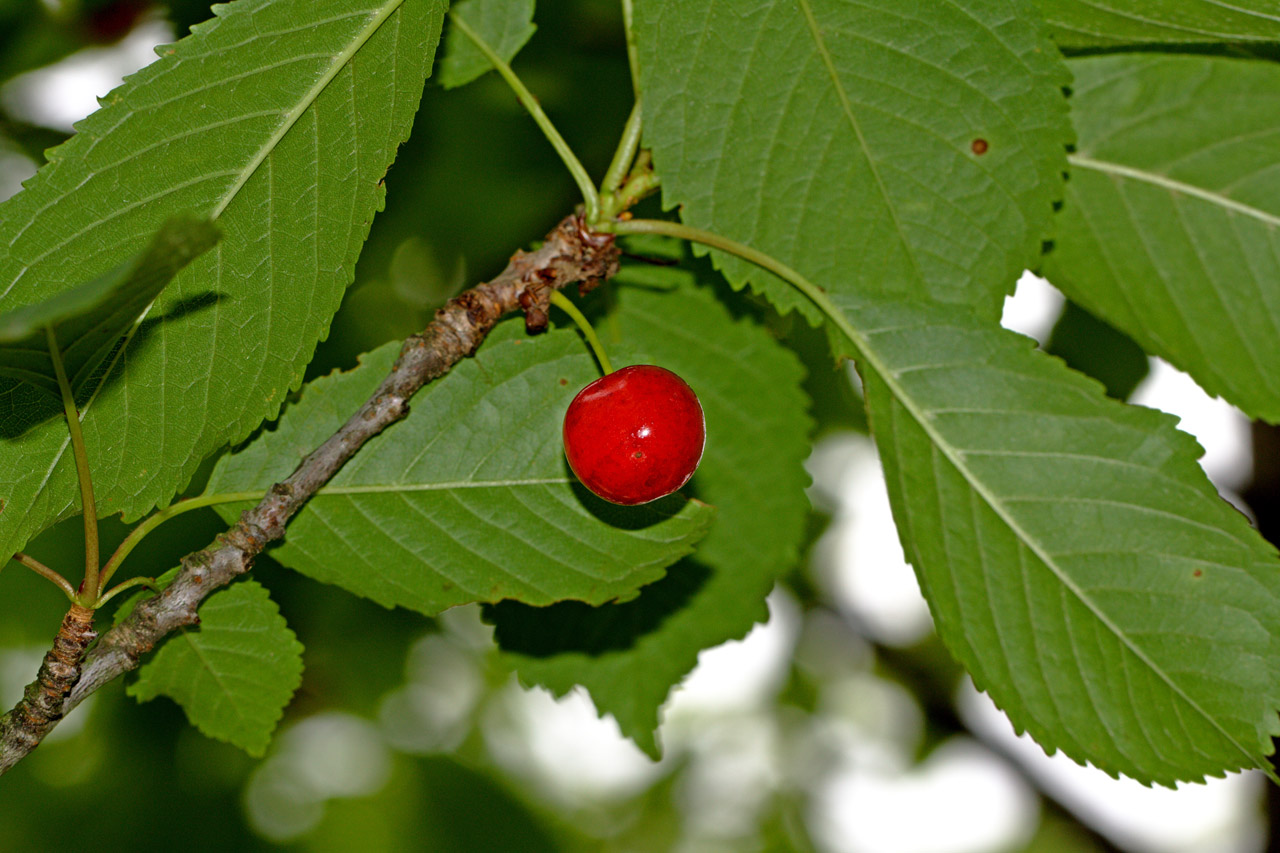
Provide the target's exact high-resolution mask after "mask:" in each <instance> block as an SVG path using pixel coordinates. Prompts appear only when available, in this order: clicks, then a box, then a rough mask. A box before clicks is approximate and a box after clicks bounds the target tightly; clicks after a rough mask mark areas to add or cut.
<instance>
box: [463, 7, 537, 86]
mask: <svg viewBox="0 0 1280 853" xmlns="http://www.w3.org/2000/svg"><path fill="white" fill-rule="evenodd" d="M533 2H534V0H463V2H461V3H456V4H454V6H453V8H452V10H451V11H452V14H454V15H457V16H458V17H460V18H462V20H464V21H466V22H467V24H468V25H469V26H470V27H471V29H473V30H475V32H476V35H478V36H480V38H482V39H484V40H485V43H487V44H488V45H489V46H490V47H491V48H493V50H494V52H495V53H496V54H498V56H501V57H502V58H503V60H504V61H506V62H510V61H511V60H512V58H513V57H515V55H516V54H517V53H519V52H520V48H522V47H524V45H525V42H527V41H529V39H530V38H532V37H533V34H534V32H535V31H537V29H538V28H537V26H535V25H534V23H533ZM492 68H493V66H491V65H490V64H489V60H488V59H486V58H485V55H484V54H483V53H481V52H480V49H479V48H477V47H476V45H475V42H473V41H472V40H471V39H469V38H467V37H466V35H464V34H463V33H462V32H460V31H459V30H457V29H453V28H450V30H449V32H448V33H447V34H446V35H445V39H444V56H443V57H442V58H441V60H440V85H441V86H444V87H445V88H446V89H454V88H457V87H458V86H464V85H466V84H467V83H470V82H471V81H472V80H474V79H476V78H477V77H479V76H480V75H482V74H484V73H485V72H486V71H490V70H492Z"/></svg>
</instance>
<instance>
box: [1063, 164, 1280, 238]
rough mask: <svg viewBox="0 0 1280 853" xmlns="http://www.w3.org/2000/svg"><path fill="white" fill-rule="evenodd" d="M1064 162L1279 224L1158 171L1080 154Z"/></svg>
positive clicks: (1262, 212) (1253, 209)
mask: <svg viewBox="0 0 1280 853" xmlns="http://www.w3.org/2000/svg"><path fill="white" fill-rule="evenodd" d="M1067 162H1068V163H1069V164H1071V165H1072V166H1078V167H1080V168H1082V169H1089V170H1091V171H1095V172H1101V173H1103V174H1106V175H1112V176H1115V177H1120V178H1128V179H1130V180H1135V181H1140V182H1142V183H1145V184H1150V185H1152V186H1157V187H1161V188H1162V189H1165V190H1168V191H1169V192H1171V193H1178V194H1181V195H1187V196H1191V197H1192V198H1198V199H1200V200H1201V201H1207V202H1209V203H1210V204H1213V205H1217V206H1218V207H1222V208H1225V209H1227V210H1231V211H1234V212H1236V213H1240V214H1242V215H1244V216H1248V217H1250V218H1252V219H1257V220H1258V221H1259V222H1262V223H1264V224H1266V225H1270V226H1273V227H1276V226H1280V216H1276V215H1275V214H1272V213H1268V212H1267V211H1265V210H1261V209H1259V208H1256V207H1253V206H1252V205H1248V204H1244V203H1243V202H1239V201H1236V200H1235V199H1232V198H1229V197H1227V196H1225V195H1223V194H1222V193H1218V192H1214V191H1213V190H1207V189H1205V188H1204V187H1197V186H1196V185H1194V184H1188V183H1186V182H1185V181H1179V180H1177V179H1175V178H1171V177H1169V176H1168V175H1163V174H1160V173H1159V172H1151V171H1146V170H1144V169H1138V168H1135V167H1133V166H1126V165H1124V164H1123V163H1115V162H1112V161H1109V160H1097V159H1094V158H1093V157H1088V156H1085V155H1083V154H1068V155H1067Z"/></svg>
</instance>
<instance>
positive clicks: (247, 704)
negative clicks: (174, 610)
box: [129, 580, 302, 755]
mask: <svg viewBox="0 0 1280 853" xmlns="http://www.w3.org/2000/svg"><path fill="white" fill-rule="evenodd" d="M301 682H302V644H301V643H299V642H298V640H297V638H296V637H295V636H294V634H293V632H292V631H290V630H289V627H288V626H287V625H286V624H285V621H284V617H282V616H281V615H280V609H279V608H278V607H276V604H275V602H274V601H272V600H271V598H270V596H269V595H268V593H267V590H266V589H265V588H264V587H263V586H262V585H261V584H259V583H257V582H256V581H252V580H243V581H240V582H239V583H236V584H235V585H233V586H231V587H228V588H227V589H224V590H220V591H219V592H215V593H214V594H213V595H211V596H209V598H208V599H206V600H205V602H204V604H202V605H201V606H200V626H199V629H183V630H182V631H181V633H179V634H177V635H175V636H173V637H171V638H170V639H169V640H168V641H167V642H165V644H164V645H163V646H161V648H160V650H159V651H158V652H156V654H155V656H154V657H152V658H151V659H150V660H149V661H148V662H147V663H146V665H145V666H143V667H142V668H141V669H140V670H139V671H138V680H137V681H135V682H134V683H133V684H130V685H129V694H130V695H131V696H135V697H137V699H138V701H140V702H145V701H147V700H149V699H154V698H155V697H157V696H161V695H164V696H169V697H171V698H172V699H173V700H174V701H175V702H177V703H178V704H179V705H181V706H182V709H183V710H184V711H186V713H187V719H189V720H190V721H191V723H192V724H193V725H194V726H196V728H198V729H200V731H202V732H204V733H205V734H206V735H208V736H209V737H213V738H218V739H219V740H225V741H228V742H229V743H233V744H235V745H236V746H239V747H241V748H242V749H244V750H245V751H247V752H248V753H249V754H250V755H262V754H263V753H264V752H266V749H267V744H268V743H269V741H270V739H271V732H272V730H274V729H275V727H276V723H277V722H279V720H280V716H281V715H282V714H283V713H284V707H285V705H287V704H288V703H289V700H290V699H291V698H292V697H293V691H294V690H296V689H297V688H298V685H299V684H300V683H301Z"/></svg>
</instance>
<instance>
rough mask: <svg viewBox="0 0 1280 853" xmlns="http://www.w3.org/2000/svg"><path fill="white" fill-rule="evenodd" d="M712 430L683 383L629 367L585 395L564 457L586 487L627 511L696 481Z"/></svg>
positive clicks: (570, 418) (572, 415) (646, 367)
mask: <svg viewBox="0 0 1280 853" xmlns="http://www.w3.org/2000/svg"><path fill="white" fill-rule="evenodd" d="M706 437H707V428H706V422H705V421H704V420H703V417H702V406H701V405H700V404H699V403H698V397H697V395H695V394H694V393H693V389H692V388H690V387H689V386H688V385H687V384H686V383H685V381H684V380H683V379H681V378H680V377H679V376H676V375H675V374H674V373H672V372H671V371H670V370H666V369H665V368H661V367H655V366H654V365H652V364H637V365H634V366H632V367H624V368H622V369H621V370H618V371H615V372H614V373H610V374H609V375H608V376H603V377H601V378H599V379H597V380H596V381H595V382H592V383H591V384H590V385H588V386H587V387H585V388H583V389H582V390H581V391H579V392H578V396H576V397H574V398H573V402H572V403H570V404H569V410H568V411H567V412H565V416H564V454H565V456H566V457H568V459H569V467H570V468H572V469H573V473H574V474H576V475H577V476H578V479H579V480H581V481H582V484H583V485H584V486H586V487H587V488H588V489H590V490H591V491H593V492H595V493H596V494H597V495H599V496H600V497H602V498H604V499H605V500H607V501H612V502H613V503H616V504H623V505H624V506H633V505H635V504H642V503H648V502H649V501H652V500H657V499H658V498H660V497H662V496H663V495H669V494H671V493H672V492H674V491H675V490H676V489H678V488H680V487H681V486H683V485H684V484H685V483H687V482H688V481H689V478H690V477H692V476H693V472H694V471H695V470H697V468H698V462H700V461H701V460H702V447H703V445H704V444H705V443H706Z"/></svg>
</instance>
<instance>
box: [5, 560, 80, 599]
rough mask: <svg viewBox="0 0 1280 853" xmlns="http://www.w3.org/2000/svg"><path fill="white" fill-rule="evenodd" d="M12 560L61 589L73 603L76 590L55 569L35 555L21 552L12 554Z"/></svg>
mask: <svg viewBox="0 0 1280 853" xmlns="http://www.w3.org/2000/svg"><path fill="white" fill-rule="evenodd" d="M13 560H14V562H16V563H20V564H21V565H24V566H26V567H27V568H28V569H30V570H31V571H33V572H35V573H36V574H38V575H39V576H40V577H42V578H44V579H45V580H47V581H49V582H50V583H52V584H53V585H54V586H56V587H57V588H58V589H60V590H62V591H63V593H65V594H66V596H67V598H69V599H71V603H72V604H75V601H76V591H75V590H74V589H72V588H71V584H70V583H69V582H68V581H67V579H66V578H64V577H63V576H62V575H60V574H58V573H57V572H56V571H54V570H53V569H51V568H49V567H48V566H46V565H45V564H44V563H42V562H40V561H39V560H37V559H36V558H35V557H32V556H30V555H29V554H22V553H18V554H14V555H13Z"/></svg>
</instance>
